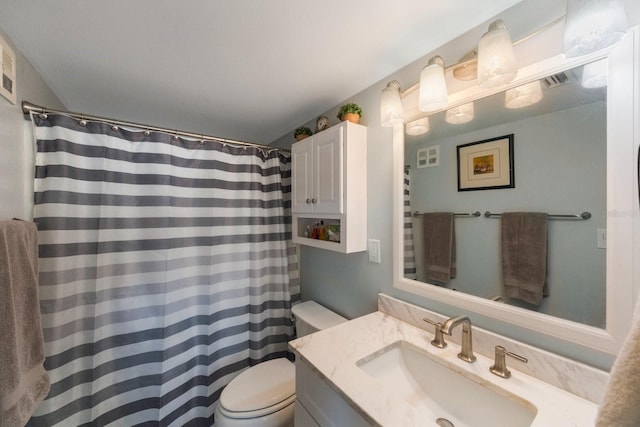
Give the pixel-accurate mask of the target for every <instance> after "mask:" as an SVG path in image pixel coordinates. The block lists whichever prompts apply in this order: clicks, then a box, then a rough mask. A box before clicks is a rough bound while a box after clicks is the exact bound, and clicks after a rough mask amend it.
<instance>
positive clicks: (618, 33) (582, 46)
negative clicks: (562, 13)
mask: <svg viewBox="0 0 640 427" xmlns="http://www.w3.org/2000/svg"><path fill="white" fill-rule="evenodd" d="M626 32H627V20H626V17H625V14H624V6H623V4H622V0H568V1H567V15H566V18H565V26H564V55H565V56H566V57H568V58H570V57H575V56H581V55H586V54H588V53H591V52H595V51H598V50H600V49H604V48H605V47H607V46H610V45H612V44H614V43H615V42H617V41H618V40H620V39H621V38H622V36H624V35H625V33H626Z"/></svg>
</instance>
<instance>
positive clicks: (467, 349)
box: [441, 316, 476, 363]
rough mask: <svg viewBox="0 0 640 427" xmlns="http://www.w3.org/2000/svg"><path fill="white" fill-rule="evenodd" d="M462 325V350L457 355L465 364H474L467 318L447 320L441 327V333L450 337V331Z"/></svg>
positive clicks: (459, 317) (458, 317)
mask: <svg viewBox="0 0 640 427" xmlns="http://www.w3.org/2000/svg"><path fill="white" fill-rule="evenodd" d="M460 324H462V349H461V350H460V353H458V358H460V359H462V360H464V361H465V362H469V363H471V362H474V361H475V360H476V356H474V355H473V339H472V336H471V320H470V319H469V318H468V317H467V316H457V317H452V318H450V319H448V320H447V321H446V322H444V325H442V328H441V329H442V332H443V333H445V334H447V335H451V330H452V329H453V328H455V327H456V326H458V325H460Z"/></svg>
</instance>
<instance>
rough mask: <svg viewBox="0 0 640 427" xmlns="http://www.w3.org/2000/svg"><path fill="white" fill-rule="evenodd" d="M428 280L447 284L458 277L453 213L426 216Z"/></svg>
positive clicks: (425, 240)
mask: <svg viewBox="0 0 640 427" xmlns="http://www.w3.org/2000/svg"><path fill="white" fill-rule="evenodd" d="M423 220H424V268H425V274H426V278H427V280H428V279H432V280H437V281H438V282H443V283H446V282H448V281H449V280H451V279H452V278H454V277H456V233H455V227H454V222H453V212H432V213H425V214H424V218H423Z"/></svg>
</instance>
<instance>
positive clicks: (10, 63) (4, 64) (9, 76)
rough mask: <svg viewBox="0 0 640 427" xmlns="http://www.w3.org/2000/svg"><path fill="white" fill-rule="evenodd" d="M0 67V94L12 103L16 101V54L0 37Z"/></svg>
mask: <svg viewBox="0 0 640 427" xmlns="http://www.w3.org/2000/svg"><path fill="white" fill-rule="evenodd" d="M0 69H2V82H0V83H1V84H0V95H2V96H4V97H5V98H7V99H8V100H9V102H11V103H12V104H15V103H16V54H15V53H13V50H11V48H10V47H9V46H8V45H7V43H6V42H5V41H4V40H3V39H2V37H0Z"/></svg>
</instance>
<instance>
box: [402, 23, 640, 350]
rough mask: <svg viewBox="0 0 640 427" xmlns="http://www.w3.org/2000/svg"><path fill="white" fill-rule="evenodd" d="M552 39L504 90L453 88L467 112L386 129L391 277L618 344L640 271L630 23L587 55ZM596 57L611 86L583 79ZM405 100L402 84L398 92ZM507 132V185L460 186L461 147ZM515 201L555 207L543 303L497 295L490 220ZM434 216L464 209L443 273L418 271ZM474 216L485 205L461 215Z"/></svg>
mask: <svg viewBox="0 0 640 427" xmlns="http://www.w3.org/2000/svg"><path fill="white" fill-rule="evenodd" d="M551 39H553V37H551ZM546 40H549V37H547V39H546ZM543 43H548V42H546V41H543ZM525 48H526V46H521V49H525ZM554 49H555V47H552V48H551V49H550V51H551V52H552V54H550V55H549V56H548V57H546V58H545V59H543V60H541V61H537V62H535V63H532V64H529V65H528V66H526V67H522V68H521V69H520V71H519V74H518V78H517V80H516V81H515V82H514V83H513V84H512V85H510V86H509V87H507V88H502V89H501V90H499V91H496V90H494V91H492V92H484V93H483V92H482V91H480V90H479V89H478V88H473V89H469V90H466V91H465V90H464V89H463V90H461V91H460V92H459V93H457V94H455V95H454V96H451V94H450V104H451V99H454V103H455V105H453V104H451V105H450V106H456V105H463V104H465V103H468V102H473V105H474V118H473V120H470V121H468V122H466V123H464V124H451V123H448V122H447V121H446V120H445V111H441V112H438V113H436V114H433V115H430V116H429V123H430V130H429V132H428V133H426V134H424V135H420V136H410V135H405V133H404V129H403V128H402V127H400V126H396V128H394V144H395V146H394V148H395V157H396V158H395V159H394V162H395V163H394V174H395V181H394V185H395V187H394V189H395V191H394V197H395V201H394V202H395V203H394V250H395V252H394V282H395V286H396V287H398V288H400V289H403V290H406V291H409V292H413V293H416V294H420V295H422V296H426V297H429V298H432V299H435V300H437V301H441V302H445V303H447V304H450V305H453V306H456V307H459V308H462V309H464V310H466V311H470V312H476V313H480V314H483V315H485V316H489V317H492V318H495V319H499V320H503V321H505V322H509V323H512V324H515V325H518V326H522V327H525V328H528V329H532V330H536V331H538V332H541V333H543V334H547V335H551V336H554V337H556V338H560V339H563V340H567V341H571V342H573V343H576V344H579V345H583V346H586V347H589V348H594V349H597V350H599V351H602V352H605V353H609V354H615V353H617V351H618V349H619V346H620V344H621V341H622V339H623V338H624V336H625V334H626V331H627V328H628V324H629V322H630V318H631V313H632V309H633V307H632V302H633V300H634V298H633V297H634V296H635V295H634V287H633V283H634V277H635V278H636V279H637V277H638V271H637V269H638V267H637V266H636V270H635V271H634V268H633V267H634V266H633V253H634V250H635V251H636V255H637V254H638V243H637V241H638V227H639V224H638V195H637V185H638V184H637V176H636V173H637V171H636V163H635V156H636V151H637V140H634V126H637V121H638V119H637V117H635V116H634V114H633V111H634V108H637V103H638V100H637V97H638V94H637V93H634V91H637V84H638V77H637V74H638V70H637V66H638V65H637V63H638V59H637V57H638V54H637V51H638V34H637V29H632V30H630V31H629V33H628V34H627V36H626V37H625V38H624V39H623V40H622V41H621V42H620V43H618V45H616V46H615V47H614V48H612V49H611V50H610V51H608V52H600V53H599V54H593V55H590V56H588V57H583V58H574V59H571V60H568V59H566V58H565V57H564V56H563V55H559V54H557V53H556V52H555V50H554ZM539 50H540V49H539V48H537V51H539ZM634 58H635V59H634ZM597 67H603V69H604V70H605V71H606V72H605V74H606V73H608V82H607V83H605V84H589V83H588V82H585V79H586V78H587V75H588V74H589V73H590V72H591V70H592V69H593V68H597ZM634 67H636V68H634ZM530 82H533V84H534V85H536V86H537V87H539V89H540V90H541V96H542V98H541V99H540V100H539V101H538V102H536V103H534V104H532V105H529V106H526V107H523V108H505V100H506V96H507V94H506V90H507V89H510V88H514V87H519V86H521V85H523V84H525V83H530ZM593 86H596V87H593ZM634 88H635V89H634ZM634 95H635V96H634ZM634 97H635V100H634ZM409 98H410V95H407V94H405V98H404V102H410V99H409ZM634 103H635V107H634ZM405 111H406V108H405ZM413 118H415V117H413ZM501 138H502V139H504V140H505V141H506V142H505V146H508V143H507V142H508V141H509V140H510V141H512V146H511V148H510V149H509V150H508V151H504V152H503V151H501V155H503V156H504V155H507V156H509V157H510V159H509V160H512V167H513V172H514V173H513V176H512V178H511V181H512V182H510V184H512V185H506V186H505V185H503V186H502V187H503V188H492V189H482V190H478V189H473V188H472V189H468V188H465V186H464V185H461V183H460V175H459V169H460V168H463V167H464V165H463V164H462V163H464V162H463V161H462V160H461V159H460V156H459V154H460V150H461V149H464V147H472V148H473V149H475V148H476V147H483V145H482V144H476V143H479V142H481V141H487V140H496V139H497V140H500V139H501ZM635 138H637V137H635ZM463 146H464V147H463ZM461 147H462V148H461ZM500 150H502V147H501V148H500ZM505 164H506V165H507V166H506V167H507V168H508V167H509V162H508V161H507V162H506V163H505ZM479 167H480V166H479ZM493 167H494V166H491V168H493ZM495 167H496V168H498V167H499V165H495ZM501 167H502V168H503V170H502V172H503V173H504V172H505V171H504V167H505V166H504V165H502V166H501ZM491 170H493V169H491ZM405 185H407V187H406V189H407V190H408V193H409V196H406V195H405V194H404V193H405V192H404V189H405ZM489 186H490V185H489ZM481 187H482V186H481ZM514 211H525V212H544V213H548V214H549V217H548V221H547V233H546V234H547V238H548V242H547V254H546V257H547V266H546V277H547V286H548V287H547V288H546V290H545V296H544V298H542V301H541V302H540V303H537V304H534V303H530V302H527V301H525V300H523V299H520V298H508V297H507V296H506V295H505V291H504V287H503V268H502V262H501V259H502V244H503V242H502V241H501V238H502V237H501V235H502V233H501V222H502V219H501V217H500V216H499V215H491V216H485V212H491V213H493V214H500V213H502V212H514ZM433 212H453V213H455V214H459V215H456V216H454V226H455V236H456V237H455V242H456V248H455V251H456V270H457V271H456V274H455V277H454V278H451V279H448V280H444V281H439V280H437V279H434V277H433V276H430V275H429V272H428V271H426V270H427V269H425V268H424V264H425V261H424V251H425V245H429V244H430V243H429V237H428V236H425V229H424V218H423V216H424V214H425V213H433ZM475 212H479V213H480V215H479V216H474V215H469V214H473V213H475ZM427 229H428V226H427ZM412 257H413V258H412ZM412 263H413V264H412ZM414 266H415V267H414Z"/></svg>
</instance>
